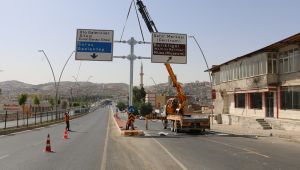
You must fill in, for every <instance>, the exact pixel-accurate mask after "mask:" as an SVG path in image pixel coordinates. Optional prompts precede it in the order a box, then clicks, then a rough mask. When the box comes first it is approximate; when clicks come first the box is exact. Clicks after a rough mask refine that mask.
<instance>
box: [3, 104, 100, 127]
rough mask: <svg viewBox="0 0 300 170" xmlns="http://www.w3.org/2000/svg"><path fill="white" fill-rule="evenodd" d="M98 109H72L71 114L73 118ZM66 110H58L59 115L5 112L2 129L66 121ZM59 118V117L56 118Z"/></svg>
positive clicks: (51, 113)
mask: <svg viewBox="0 0 300 170" xmlns="http://www.w3.org/2000/svg"><path fill="white" fill-rule="evenodd" d="M96 109H97V107H93V108H71V109H70V111H69V114H70V116H71V117H73V116H76V115H80V114H83V113H87V112H91V111H95V110H96ZM66 111H67V110H66V109H61V110H58V114H56V112H55V111H46V112H34V113H28V112H25V113H23V112H20V111H17V112H8V111H5V113H4V114H0V129H7V128H14V127H16V128H19V127H26V126H29V125H42V124H43V123H48V122H53V121H59V120H63V119H64V113H65V112H66ZM56 116H57V117H56Z"/></svg>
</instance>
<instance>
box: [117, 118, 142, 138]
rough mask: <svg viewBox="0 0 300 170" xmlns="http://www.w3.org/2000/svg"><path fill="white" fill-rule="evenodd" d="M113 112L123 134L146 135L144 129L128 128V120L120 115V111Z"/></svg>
mask: <svg viewBox="0 0 300 170" xmlns="http://www.w3.org/2000/svg"><path fill="white" fill-rule="evenodd" d="M112 113H113V118H114V122H115V124H116V126H117V127H118V130H119V132H120V135H121V136H144V135H145V134H144V131H143V130H139V129H136V130H126V120H123V119H121V118H120V117H119V116H118V113H117V112H116V113H114V112H112ZM135 128H136V127H135Z"/></svg>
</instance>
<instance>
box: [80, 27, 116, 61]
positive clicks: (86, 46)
mask: <svg viewBox="0 0 300 170" xmlns="http://www.w3.org/2000/svg"><path fill="white" fill-rule="evenodd" d="M113 38H114V32H113V30H92V29H77V36H76V54H75V59H76V60H91V61H112V58H113V42H114V41H113Z"/></svg>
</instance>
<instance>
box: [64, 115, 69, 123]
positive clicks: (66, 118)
mask: <svg viewBox="0 0 300 170" xmlns="http://www.w3.org/2000/svg"><path fill="white" fill-rule="evenodd" d="M65 121H66V122H67V121H70V116H69V115H68V114H65Z"/></svg>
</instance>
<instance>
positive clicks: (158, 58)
mask: <svg viewBox="0 0 300 170" xmlns="http://www.w3.org/2000/svg"><path fill="white" fill-rule="evenodd" d="M151 62H152V63H173V64H186V63H187V35H186V34H174V33H159V32H155V33H152V46H151Z"/></svg>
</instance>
